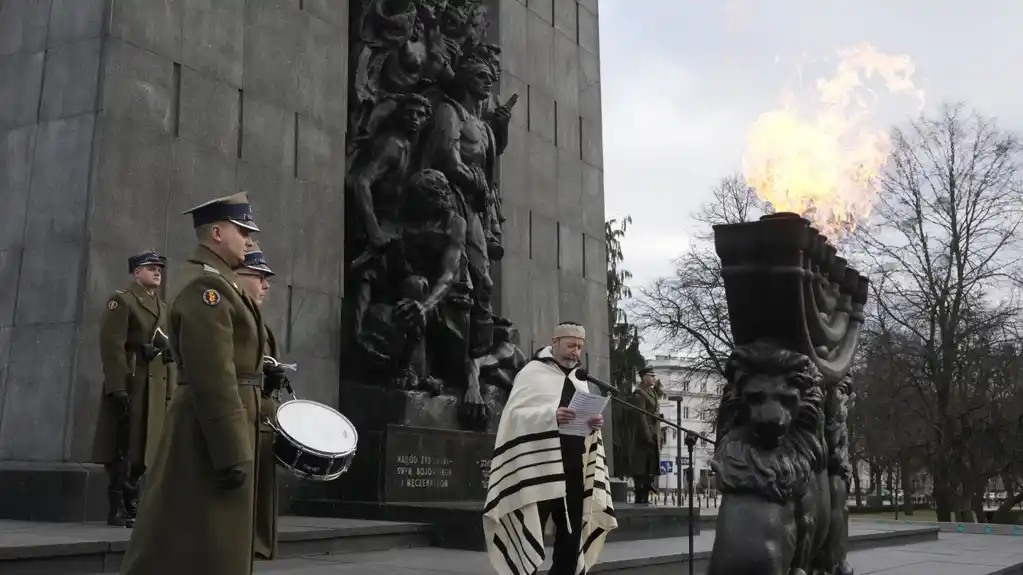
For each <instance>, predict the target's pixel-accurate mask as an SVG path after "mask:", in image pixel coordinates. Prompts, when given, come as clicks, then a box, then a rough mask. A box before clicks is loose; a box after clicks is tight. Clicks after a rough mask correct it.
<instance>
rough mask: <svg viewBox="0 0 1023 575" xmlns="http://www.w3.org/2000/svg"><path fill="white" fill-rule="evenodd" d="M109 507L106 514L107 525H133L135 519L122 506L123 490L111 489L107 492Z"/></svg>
mask: <svg viewBox="0 0 1023 575" xmlns="http://www.w3.org/2000/svg"><path fill="white" fill-rule="evenodd" d="M107 500H108V501H107V502H108V504H109V505H110V509H109V511H108V514H107V525H110V526H111V527H134V526H135V519H134V518H132V517H130V516H129V515H128V511H127V510H126V509H125V508H124V492H123V491H120V490H117V489H111V490H110V491H108V492H107Z"/></svg>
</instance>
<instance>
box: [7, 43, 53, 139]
mask: <svg viewBox="0 0 1023 575" xmlns="http://www.w3.org/2000/svg"><path fill="white" fill-rule="evenodd" d="M43 59H44V53H43V52H16V53H14V54H10V55H6V56H0V130H7V129H10V128H16V127H20V126H27V125H29V124H34V123H35V122H36V118H37V117H38V111H39V92H40V90H42V84H43Z"/></svg>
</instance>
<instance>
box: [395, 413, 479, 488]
mask: <svg viewBox="0 0 1023 575" xmlns="http://www.w3.org/2000/svg"><path fill="white" fill-rule="evenodd" d="M386 435H387V437H386V445H385V448H384V463H383V472H384V478H383V480H384V497H385V500H386V501H389V502H429V501H468V500H482V499H483V498H485V497H486V481H487V480H486V475H488V474H489V472H490V456H491V454H492V453H493V449H494V436H493V435H490V434H485V433H471V432H463V431H451V430H438V429H425V428H421V427H406V426H399V425H391V426H388V428H387V434H386Z"/></svg>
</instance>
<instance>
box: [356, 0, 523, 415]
mask: <svg viewBox="0 0 1023 575" xmlns="http://www.w3.org/2000/svg"><path fill="white" fill-rule="evenodd" d="M360 10H361V11H360V12H359V15H360V16H359V17H358V18H357V21H358V23H359V25H358V26H357V27H353V30H352V43H351V46H352V53H353V60H352V66H353V69H354V71H355V73H354V80H353V86H352V89H351V96H350V98H349V106H350V108H349V117H350V125H349V134H350V138H349V142H348V156H349V163H348V174H347V178H346V182H347V186H348V191H349V193H348V196H347V201H348V205H349V210H348V214H349V216H348V217H349V218H350V224H349V225H348V226H346V230H349V231H348V232H347V235H348V238H347V240H346V251H347V253H348V256H347V257H348V270H347V273H346V278H347V281H348V282H349V288H348V293H350V294H354V297H352V298H349V299H348V302H347V303H346V308H347V312H346V314H347V315H346V330H347V331H346V335H345V337H344V340H345V342H346V344H345V345H346V346H347V348H346V352H345V356H346V362H347V363H346V367H345V372H346V376H347V377H348V378H350V379H355V380H360V379H361V380H363V381H366V382H367V383H372V382H381V383H384V382H386V384H388V385H391V386H393V387H395V388H398V389H404V390H426V391H430V392H432V393H454V394H458V396H459V398H460V400H461V406H460V410H459V415H460V418H459V420H460V421H461V425H462V426H463V427H464V428H467V429H483V428H485V426H486V421H487V418H488V417H489V413H490V409H489V408H488V404H487V401H485V400H484V397H492V396H493V394H489V392H487V393H484V390H483V389H482V387H481V386H482V385H487V384H488V383H489V382H491V381H493V382H494V383H498V384H500V383H502V382H504V380H510V378H511V377H513V376H514V373H513V371H514V369H517V367H516V366H521V364H522V363H524V355H523V354H522V352H521V351H519V350H518V348H517V346H516V345H515V344H514V343H512V342H511V339H512V338H511V336H510V334H512V333H513V332H514V330H513V328H512V326H511V324H510V322H508V321H507V320H504V319H502V318H500V317H495V314H494V312H493V309H492V303H491V302H492V295H493V289H494V285H493V278H492V276H491V268H492V264H493V263H494V262H496V261H498V260H500V259H501V257H502V256H503V254H504V249H503V247H502V230H501V225H502V222H503V221H504V217H503V215H502V213H501V199H500V193H499V189H498V162H497V158H498V156H499V155H500V154H501V153H502V152H503V151H504V149H505V147H506V146H507V144H508V127H509V122H510V119H511V115H512V109H513V108H514V106H515V103H516V101H517V95H516V96H512V97H511V98H509V99H508V100H507V101H506V102H505V103H504V104H501V103H500V101H499V100H498V99H497V98H496V97H495V96H494V95H493V86H494V82H496V81H498V79H499V77H500V54H501V50H500V47H498V46H496V45H494V44H487V43H485V42H484V35H485V34H484V32H485V21H484V15H485V8H484V7H483V4H482V0H363V2H362V5H361V8H360ZM516 352H517V353H516ZM481 379H482V381H481ZM487 389H493V388H492V387H489V388H487Z"/></svg>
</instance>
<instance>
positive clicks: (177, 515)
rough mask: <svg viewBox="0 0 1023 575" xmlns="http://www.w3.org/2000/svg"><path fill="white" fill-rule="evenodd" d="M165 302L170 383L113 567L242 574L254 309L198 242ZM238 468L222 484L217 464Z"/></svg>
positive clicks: (129, 572) (255, 379) (249, 536)
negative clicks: (241, 472)
mask: <svg viewBox="0 0 1023 575" xmlns="http://www.w3.org/2000/svg"><path fill="white" fill-rule="evenodd" d="M180 273H182V285H183V286H184V287H183V288H182V289H181V291H180V292H179V293H178V294H177V295H176V296H175V297H174V298H173V300H172V302H171V305H170V339H171V346H172V347H173V349H174V355H175V358H176V359H177V360H178V369H179V377H180V380H179V385H178V388H177V390H176V391H175V394H174V398H173V399H172V400H171V404H170V409H169V411H168V414H167V426H166V428H165V429H164V434H163V438H162V439H161V442H160V446H159V450H158V452H157V457H156V461H155V462H154V464H153V467H152V468H151V469H150V470H149V473H148V474H147V479H146V489H145V490H144V491H143V493H142V501H141V502H140V504H139V512H138V520H137V522H136V525H135V530H134V532H133V533H132V537H131V542H130V543H129V545H128V550H127V552H126V553H125V556H124V560H123V562H122V564H121V571H120V572H121V574H122V575H181V574H189V575H200V574H205V573H209V574H211V575H213V574H216V575H250V574H251V573H252V562H253V554H254V550H253V539H254V536H255V534H254V525H255V510H256V508H257V502H256V494H257V493H259V492H260V489H259V486H258V485H257V483H258V480H259V477H258V475H256V474H254V473H253V470H254V469H258V468H259V456H260V455H259V450H258V449H257V438H258V434H259V423H258V416H259V412H260V408H261V406H260V403H261V397H262V395H261V383H262V363H263V349H264V348H265V345H266V341H265V340H266V332H265V331H264V329H263V318H262V316H261V315H260V313H259V310H258V309H257V308H256V306H255V305H254V304H253V303H252V301H251V300H250V299H249V298H247V297H245V296H244V295H243V293H242V290H241V288H240V287H238V284H237V281H236V279H237V277H236V276H235V274H234V272H233V271H232V270H231V267H230V266H229V265H227V263H226V262H224V261H223V260H221V259H220V258H219V257H218V256H217V255H215V254H214V253H213V252H212V251H211V250H209V249H207V248H205V247H199V248H198V249H197V250H196V252H195V254H194V255H193V256H192V258H191V259H190V260H189V261H188V263H187V264H186V266H185V268H184V270H183V271H182V272H180ZM239 465H240V466H242V467H243V468H244V469H245V470H246V472H247V477H246V480H245V482H244V484H243V485H242V486H241V487H239V488H237V489H233V490H224V489H221V488H220V487H219V485H218V481H217V478H218V473H217V472H218V471H220V470H226V469H230V468H232V467H235V466H239Z"/></svg>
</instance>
